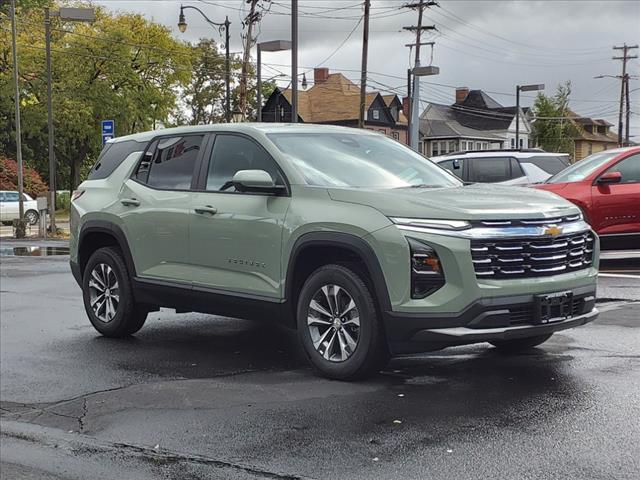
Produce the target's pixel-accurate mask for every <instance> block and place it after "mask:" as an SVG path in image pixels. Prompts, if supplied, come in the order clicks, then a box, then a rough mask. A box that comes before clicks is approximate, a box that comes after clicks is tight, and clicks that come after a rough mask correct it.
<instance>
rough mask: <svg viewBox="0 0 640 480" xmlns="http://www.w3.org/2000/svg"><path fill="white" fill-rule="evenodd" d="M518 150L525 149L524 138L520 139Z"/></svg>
mask: <svg viewBox="0 0 640 480" xmlns="http://www.w3.org/2000/svg"><path fill="white" fill-rule="evenodd" d="M518 148H524V138H520V139H519V145H518Z"/></svg>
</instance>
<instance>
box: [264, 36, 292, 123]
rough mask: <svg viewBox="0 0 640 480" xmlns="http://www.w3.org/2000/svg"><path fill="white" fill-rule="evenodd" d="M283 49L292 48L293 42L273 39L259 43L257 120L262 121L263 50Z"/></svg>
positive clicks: (274, 50) (275, 50) (279, 50)
mask: <svg viewBox="0 0 640 480" xmlns="http://www.w3.org/2000/svg"><path fill="white" fill-rule="evenodd" d="M283 50H291V42H290V41H289V40H271V41H269V42H261V43H258V58H257V67H256V69H257V72H256V73H257V76H258V85H257V87H256V88H257V92H256V101H257V104H258V115H257V121H258V122H261V121H262V52H263V51H265V52H281V51H283Z"/></svg>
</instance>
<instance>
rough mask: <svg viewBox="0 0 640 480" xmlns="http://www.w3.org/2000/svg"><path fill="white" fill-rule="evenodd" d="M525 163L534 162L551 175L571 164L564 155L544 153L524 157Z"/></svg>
mask: <svg viewBox="0 0 640 480" xmlns="http://www.w3.org/2000/svg"><path fill="white" fill-rule="evenodd" d="M521 162H523V163H532V164H533V165H535V166H536V167H538V168H541V169H542V170H544V171H545V172H547V173H548V174H550V175H555V174H556V173H558V172H561V171H562V170H564V169H565V168H567V167H568V166H569V160H568V158H567V157H564V156H562V155H558V156H556V155H544V156H539V157H530V158H523V159H522V160H521Z"/></svg>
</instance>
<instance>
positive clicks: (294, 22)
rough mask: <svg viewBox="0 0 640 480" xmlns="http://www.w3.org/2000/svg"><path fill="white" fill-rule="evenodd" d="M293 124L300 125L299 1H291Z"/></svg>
mask: <svg viewBox="0 0 640 480" xmlns="http://www.w3.org/2000/svg"><path fill="white" fill-rule="evenodd" d="M291 123H298V0H291Z"/></svg>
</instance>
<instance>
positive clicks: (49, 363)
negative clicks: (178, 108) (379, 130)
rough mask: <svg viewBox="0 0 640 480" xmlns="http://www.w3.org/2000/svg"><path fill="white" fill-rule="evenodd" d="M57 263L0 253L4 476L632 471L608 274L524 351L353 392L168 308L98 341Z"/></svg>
mask: <svg viewBox="0 0 640 480" xmlns="http://www.w3.org/2000/svg"><path fill="white" fill-rule="evenodd" d="M3 246H5V242H3ZM67 262H68V257H67V256H60V257H44V258H30V257H29V258H17V257H16V258H14V257H3V258H2V259H1V265H0V267H1V268H0V270H1V272H0V273H1V276H0V290H1V293H0V307H1V316H0V368H1V375H0V387H1V388H0V416H1V420H0V422H1V425H2V436H1V437H0V438H1V449H0V453H1V455H0V467H1V468H0V471H1V472H2V475H1V476H2V478H26V479H30V478H38V479H40V478H43V479H55V480H57V479H75V478H89V477H91V478H118V479H122V478H143V479H145V478H175V479H178V478H179V479H184V478H186V479H191V478H193V479H196V478H214V479H215V478H241V479H244V478H251V479H253V478H278V479H281V478H285V479H288V478H325V477H334V478H362V479H370V478H397V477H402V478H434V479H440V478H442V479H450V478H460V479H464V478H479V477H489V478H504V479H513V478H603V479H604V478H616V479H623V478H637V472H638V471H640V461H639V460H638V459H639V458H640V450H638V444H639V441H640V426H639V425H638V422H637V418H638V417H639V416H640V394H639V390H638V385H639V384H640V355H639V349H640V326H639V323H640V303H639V302H635V301H633V299H634V298H638V295H639V294H640V278H626V277H605V278H602V279H601V282H600V291H601V292H605V293H606V297H607V299H608V300H609V301H607V302H605V303H601V304H600V305H599V307H600V309H601V311H602V314H601V316H600V318H599V319H598V320H597V321H596V322H595V323H593V324H590V325H587V326H585V327H581V328H578V329H573V330H568V331H564V332H561V333H559V334H556V335H554V337H553V338H552V339H551V340H550V341H549V342H548V343H546V344H545V345H544V346H543V348H539V349H536V350H534V351H531V352H529V353H527V354H523V355H518V356H513V357H505V356H502V355H499V354H497V353H496V352H495V351H493V350H492V349H490V348H488V347H487V345H486V344H484V345H477V346H469V347H458V348H454V349H450V350H443V351H440V352H434V353H432V354H429V355H423V356H419V357H415V358H404V359H396V360H394V361H393V362H392V363H391V364H390V365H389V367H388V369H387V370H385V371H384V372H382V373H381V374H380V375H378V376H376V377H375V378H373V379H371V380H369V381H366V382H361V383H352V384H349V383H343V382H334V381H329V380H325V379H321V378H318V377H315V376H314V375H313V374H312V373H311V371H310V370H309V369H308V368H307V366H306V365H305V364H304V362H303V361H301V359H300V354H299V351H298V349H297V346H296V342H295V337H294V336H293V335H292V333H291V332H287V331H286V330H282V329H280V328H277V327H274V326H272V325H265V324H258V323H252V322H248V321H242V320H233V319H225V318H219V317H212V316H207V315H200V314H175V313H172V312H171V311H168V310H166V311H161V312H157V313H153V314H152V315H151V318H150V319H149V320H148V322H147V324H146V325H145V327H144V328H143V329H142V330H141V331H140V332H139V333H138V334H137V335H136V336H135V337H133V338H130V339H126V340H112V339H106V338H102V337H100V336H98V335H97V333H96V332H95V331H94V330H93V329H92V327H91V326H90V324H89V322H88V320H87V319H86V317H85V314H84V311H83V307H82V301H81V296H80V290H79V288H78V287H77V285H76V284H75V282H74V280H73V278H72V277H71V274H70V272H69V268H68V263H67Z"/></svg>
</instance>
